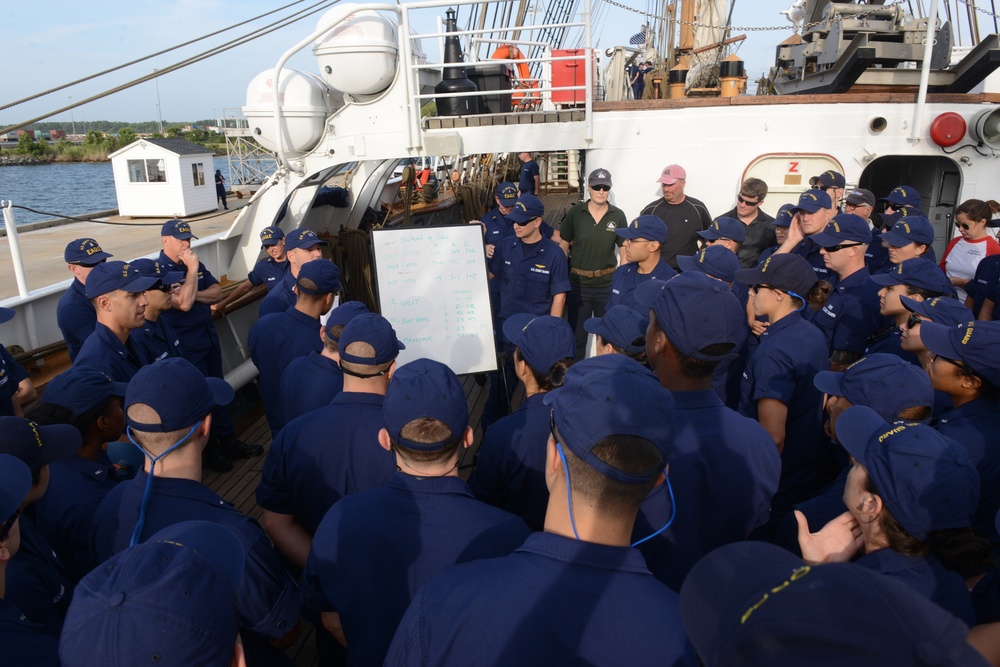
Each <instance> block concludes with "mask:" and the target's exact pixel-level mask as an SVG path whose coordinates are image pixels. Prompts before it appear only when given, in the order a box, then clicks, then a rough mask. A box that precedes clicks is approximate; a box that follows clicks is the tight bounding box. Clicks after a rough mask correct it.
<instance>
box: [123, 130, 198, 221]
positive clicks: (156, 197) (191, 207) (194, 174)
mask: <svg viewBox="0 0 1000 667" xmlns="http://www.w3.org/2000/svg"><path fill="white" fill-rule="evenodd" d="M108 157H109V158H111V168H112V170H113V171H114V175H115V192H116V193H117V196H118V214H119V215H123V216H130V217H133V218H143V217H147V218H159V217H164V218H184V217H188V216H192V215H198V214H199V213H205V212H208V211H214V210H216V208H217V207H218V206H217V204H216V198H215V169H214V167H213V164H214V162H213V161H212V158H213V154H212V151H210V150H207V149H206V148H204V147H202V146H199V145H198V144H195V143H192V142H190V141H188V140H187V139H140V140H138V141H136V142H133V143H131V144H129V145H128V146H126V147H125V148H122V149H120V150H117V151H115V152H114V153H112V154H111V155H109V156H108Z"/></svg>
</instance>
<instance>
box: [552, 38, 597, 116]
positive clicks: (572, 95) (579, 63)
mask: <svg viewBox="0 0 1000 667" xmlns="http://www.w3.org/2000/svg"><path fill="white" fill-rule="evenodd" d="M566 56H576V58H574V59H573V60H555V61H553V62H552V87H553V88H559V87H561V86H584V85H586V83H587V65H586V61H585V60H584V58H586V57H589V58H590V59H591V60H592V61H593V72H594V73H593V75H592V76H594V77H595V78H596V76H597V60H596V58H595V57H594V50H593V49H553V50H552V57H553V58H563V57H566ZM585 93H586V91H585V90H583V89H582V88H581V89H580V90H553V91H552V102H553V103H555V104H583V103H584V101H585V97H586V96H585Z"/></svg>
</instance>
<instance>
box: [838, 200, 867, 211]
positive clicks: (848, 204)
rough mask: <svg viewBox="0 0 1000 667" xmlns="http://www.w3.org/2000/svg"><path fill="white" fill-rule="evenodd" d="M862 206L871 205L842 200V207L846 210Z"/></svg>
mask: <svg viewBox="0 0 1000 667" xmlns="http://www.w3.org/2000/svg"><path fill="white" fill-rule="evenodd" d="M863 206H866V207H868V208H871V207H872V205H871V204H852V203H851V202H844V208H845V209H847V210H848V211H853V210H854V209H856V208H861V207H863Z"/></svg>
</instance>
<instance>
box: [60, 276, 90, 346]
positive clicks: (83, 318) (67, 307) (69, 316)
mask: <svg viewBox="0 0 1000 667" xmlns="http://www.w3.org/2000/svg"><path fill="white" fill-rule="evenodd" d="M56 323H57V324H58V325H59V331H61V332H62V335H63V340H65V341H66V349H67V350H68V351H69V359H70V361H73V360H75V359H76V355H78V354H79V353H80V348H81V347H82V346H83V341H85V340H87V336H89V335H90V334H92V333H94V325H95V324H97V313H96V312H95V311H94V304H92V303H91V302H90V299H88V298H87V295H86V293H85V292H84V286H83V283H81V282H80V281H79V280H77V279H76V278H74V279H73V282H72V284H71V285H70V286H69V289H67V290H66V293H65V294H63V295H62V296H61V297H59V305H58V306H56Z"/></svg>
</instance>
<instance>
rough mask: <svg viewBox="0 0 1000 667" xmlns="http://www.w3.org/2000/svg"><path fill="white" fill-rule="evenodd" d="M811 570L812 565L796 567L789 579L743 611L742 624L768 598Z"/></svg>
mask: <svg viewBox="0 0 1000 667" xmlns="http://www.w3.org/2000/svg"><path fill="white" fill-rule="evenodd" d="M810 571H812V568H811V567H810V566H808V565H805V566H803V567H800V568H796V569H795V570H794V571H793V572H792V574H791V575H789V577H788V579H786V580H785V581H783V582H781V583H780V584H778V585H777V586H775V587H774V588H772V589H771V590H770V591H768V592H767V593H764V595H763V596H761V598H760V599H759V600H757V602H755V603H754V604H753V605H751V606H750V608H749V609H747V610H746V611H745V612H743V616H741V617H740V625H742V624H744V623H746V622H747V620H749V618H750V617H751V616H752V615H753V613H754V612H755V611H757V610H758V609H760V608H761V607H762V606H763V605H764V603H765V602H767V601H768V600H770V599H771V597H772V596H774V595H777V594H778V593H780V592H781V591H783V590H785V589H786V588H788V587H789V586H791V585H792V583H793V582H796V581H798V580H799V579H801V578H802V577H804V576H806V575H807V574H809V572H810Z"/></svg>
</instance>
